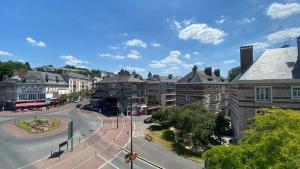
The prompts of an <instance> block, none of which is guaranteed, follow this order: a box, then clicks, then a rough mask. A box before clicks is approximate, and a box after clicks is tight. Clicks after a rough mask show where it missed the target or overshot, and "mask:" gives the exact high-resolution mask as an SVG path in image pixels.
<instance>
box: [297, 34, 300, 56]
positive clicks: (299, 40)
mask: <svg viewBox="0 0 300 169" xmlns="http://www.w3.org/2000/svg"><path fill="white" fill-rule="evenodd" d="M297 50H298V60H299V61H300V36H298V37H297Z"/></svg>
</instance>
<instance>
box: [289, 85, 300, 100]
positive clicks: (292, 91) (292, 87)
mask: <svg viewBox="0 0 300 169" xmlns="http://www.w3.org/2000/svg"><path fill="white" fill-rule="evenodd" d="M294 88H300V86H291V99H292V100H300V95H299V96H298V97H294Z"/></svg>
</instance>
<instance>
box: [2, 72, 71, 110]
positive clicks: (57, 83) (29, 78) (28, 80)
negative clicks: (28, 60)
mask: <svg viewBox="0 0 300 169" xmlns="http://www.w3.org/2000/svg"><path fill="white" fill-rule="evenodd" d="M67 93H68V84H67V83H66V82H65V81H64V79H63V78H62V77H61V76H60V75H59V74H54V73H47V72H39V71H28V72H27V73H26V74H25V75H24V77H22V78H19V77H17V76H13V77H11V78H10V79H8V80H4V81H1V82H0V104H1V106H4V107H6V108H7V109H15V108H28V107H41V106H46V105H52V104H57V103H58V98H59V95H61V94H67Z"/></svg>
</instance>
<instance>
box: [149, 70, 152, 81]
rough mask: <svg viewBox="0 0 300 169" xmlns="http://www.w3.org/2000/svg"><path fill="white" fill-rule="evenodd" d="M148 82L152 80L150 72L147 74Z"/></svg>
mask: <svg viewBox="0 0 300 169" xmlns="http://www.w3.org/2000/svg"><path fill="white" fill-rule="evenodd" d="M148 80H152V73H151V72H149V73H148Z"/></svg>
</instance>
